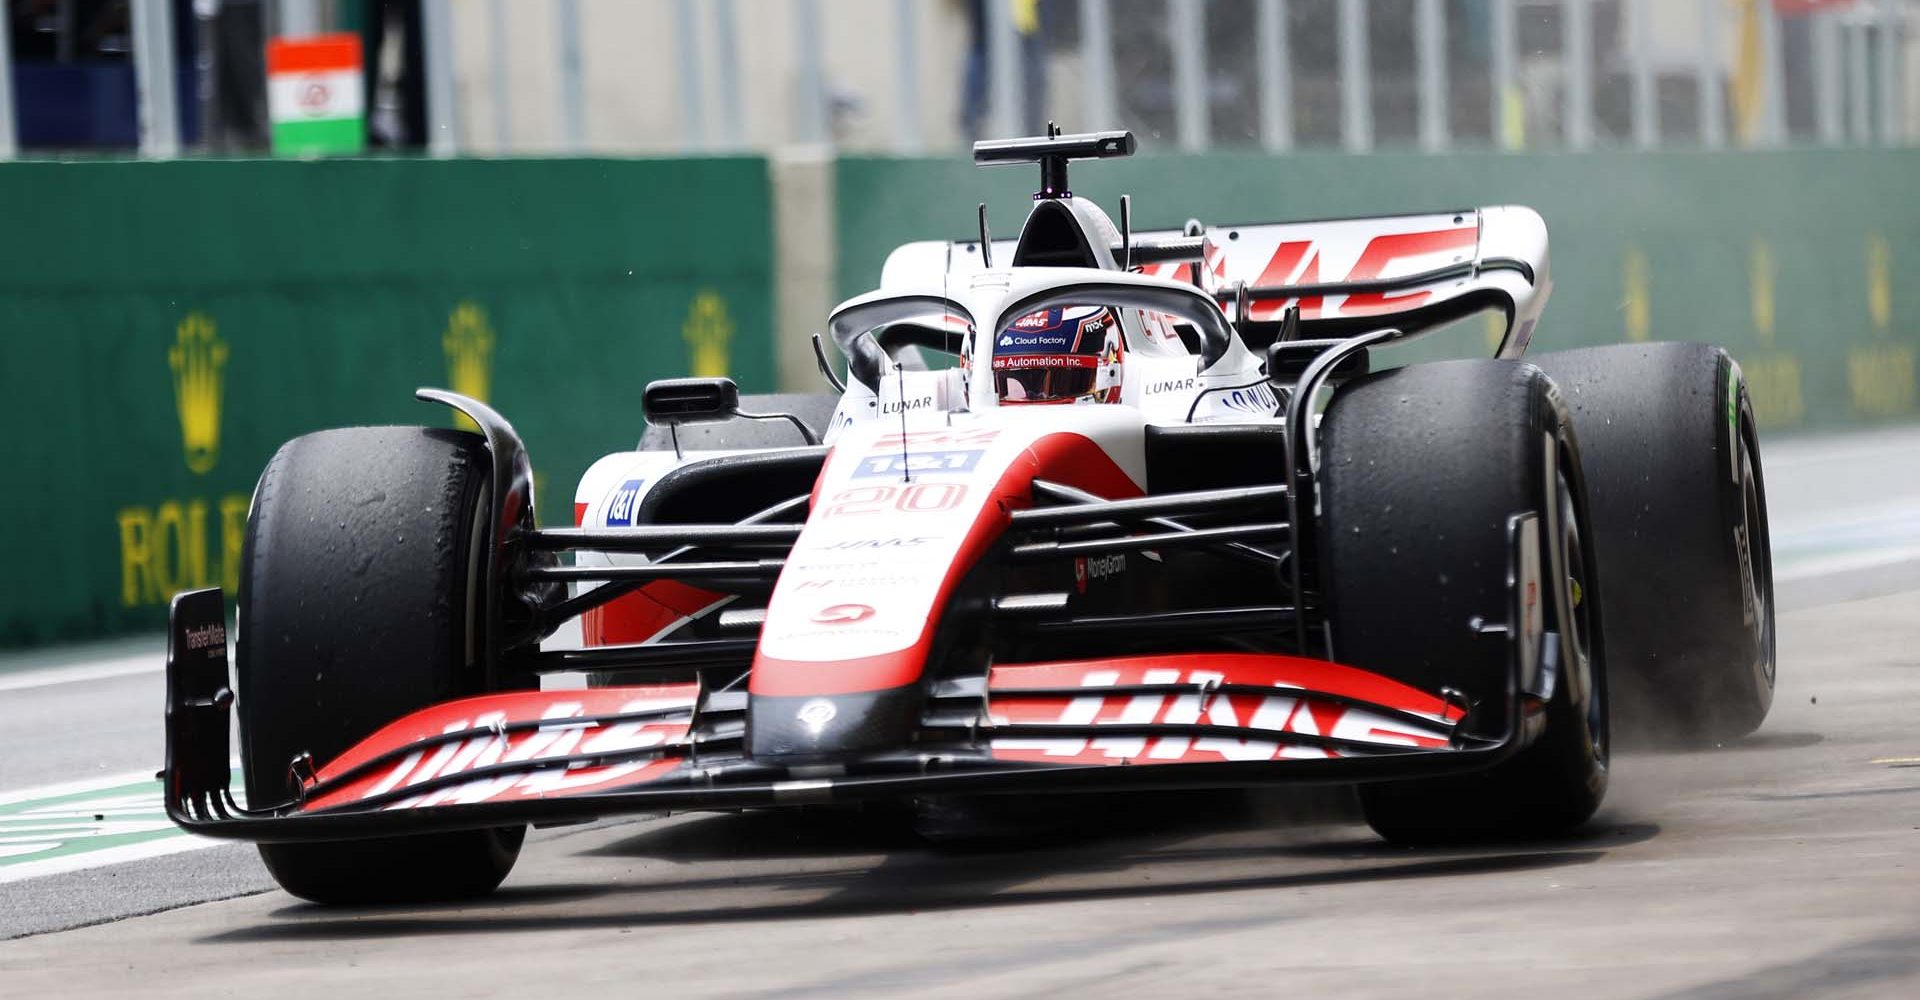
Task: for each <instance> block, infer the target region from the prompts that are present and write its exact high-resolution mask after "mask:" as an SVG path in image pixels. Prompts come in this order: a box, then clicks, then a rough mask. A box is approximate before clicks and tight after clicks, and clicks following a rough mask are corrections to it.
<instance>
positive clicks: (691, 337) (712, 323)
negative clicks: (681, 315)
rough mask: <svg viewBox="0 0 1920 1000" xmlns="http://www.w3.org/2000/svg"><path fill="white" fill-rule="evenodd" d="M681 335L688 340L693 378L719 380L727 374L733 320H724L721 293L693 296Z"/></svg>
mask: <svg viewBox="0 0 1920 1000" xmlns="http://www.w3.org/2000/svg"><path fill="white" fill-rule="evenodd" d="M680 332H681V335H682V336H684V337H686V340H687V353H688V355H689V357H690V360H691V361H692V365H691V367H692V369H693V375H694V377H696V378H719V377H721V376H724V375H725V374H727V367H728V361H729V355H728V352H727V345H728V343H729V342H730V341H732V340H733V320H731V319H729V318H727V300H726V299H723V298H721V297H720V293H718V292H714V291H703V292H701V293H700V294H698V295H695V296H694V297H693V306H692V307H691V308H689V309H688V310H687V321H686V323H684V324H682V325H681V327H680Z"/></svg>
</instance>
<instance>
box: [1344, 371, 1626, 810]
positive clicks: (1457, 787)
mask: <svg viewBox="0 0 1920 1000" xmlns="http://www.w3.org/2000/svg"><path fill="white" fill-rule="evenodd" d="M1321 434H1322V440H1323V443H1324V447H1323V449H1322V453H1321V472H1320V484H1321V485H1320V489H1321V493H1320V499H1321V509H1322V511H1323V516H1322V518H1321V533H1320V536H1319V537H1320V552H1321V555H1322V557H1323V558H1322V566H1323V585H1324V588H1325V591H1324V599H1325V602H1326V607H1327V619H1328V624H1329V626H1330V627H1331V629H1332V638H1333V646H1334V654H1335V656H1336V658H1337V659H1339V660H1340V661H1341V662H1343V663H1349V664H1352V665H1354V666H1357V667H1361V668H1363V669H1368V670H1373V671H1377V672H1379V673H1382V674H1385V675H1387V676H1390V677H1394V678H1397V679H1399V680H1402V681H1405V682H1407V683H1409V684H1412V685H1413V686H1415V687H1418V688H1421V689H1422V690H1426V691H1434V692H1437V691H1439V690H1440V689H1441V688H1442V687H1452V688H1456V689H1458V690H1460V691H1462V692H1463V693H1464V694H1466V695H1467V697H1468V698H1469V699H1471V700H1474V701H1476V702H1477V703H1480V704H1484V705H1486V706H1489V709H1490V710H1491V711H1492V712H1493V713H1496V714H1494V715H1493V717H1487V718H1482V717H1481V716H1480V715H1479V714H1478V713H1476V715H1475V717H1474V718H1473V719H1472V720H1470V723H1471V724H1472V725H1474V726H1475V727H1476V728H1480V729H1483V730H1486V731H1488V732H1498V731H1499V730H1500V729H1501V728H1503V726H1504V720H1503V719H1502V718H1500V717H1498V715H1497V713H1498V712H1499V711H1501V710H1503V709H1500V708H1493V706H1504V705H1505V703H1506V676H1507V671H1508V669H1509V666H1508V664H1509V655H1510V654H1509V651H1508V650H1509V645H1508V640H1507V639H1506V637H1505V636H1504V635H1498V634H1492V635H1489V634H1481V633H1479V632H1476V631H1475V630H1474V629H1472V628H1471V627H1469V624H1468V623H1469V622H1470V621H1472V620H1473V619H1474V618H1476V617H1477V618H1480V619H1483V620H1485V621H1490V622H1504V621H1506V620H1507V619H1508V617H1509V611H1508V608H1509V603H1510V601H1511V597H1510V593H1509V589H1508V583H1507V571H1508V563H1509V561H1510V558H1511V556H1510V545H1509V542H1508V534H1507V530H1508V529H1507V521H1508V518H1509V517H1510V516H1511V515H1513V514H1516V513H1522V512H1526V511H1533V512H1536V513H1538V514H1540V515H1541V520H1540V524H1541V528H1542V543H1543V544H1542V578H1543V579H1544V580H1548V581H1551V582H1554V583H1556V584H1557V585H1556V586H1554V587H1553V588H1552V589H1553V593H1554V595H1555V597H1556V599H1555V600H1553V601H1549V602H1548V605H1547V615H1546V628H1547V629H1548V630H1550V631H1554V632H1558V633H1561V634H1563V635H1567V636H1570V637H1571V638H1570V639H1569V640H1567V641H1564V642H1563V644H1562V648H1563V650H1564V653H1563V655H1562V657H1561V661H1560V662H1561V666H1560V669H1559V673H1558V681H1557V683H1556V684H1555V685H1554V692H1553V697H1552V699H1551V700H1550V701H1549V702H1548V703H1547V705H1546V706H1544V709H1543V710H1542V711H1541V713H1540V717H1541V719H1542V721H1543V722H1544V726H1543V728H1542V729H1541V730H1540V731H1539V734H1538V736H1537V737H1536V738H1535V739H1534V740H1533V742H1531V743H1530V744H1528V745H1527V746H1526V747H1524V748H1523V749H1521V750H1520V751H1518V752H1517V753H1516V754H1515V755H1514V756H1513V757H1510V758H1508V759H1507V760H1506V761H1504V762H1502V763H1501V764H1499V765H1497V766H1495V767H1493V768H1490V769H1488V770H1485V771H1481V772H1477V773H1472V774H1466V775H1461V776H1458V777H1449V778H1443V779H1428V780H1424V781H1393V782H1379V783H1371V784H1365V785H1362V786H1360V800H1361V806H1362V808H1363V810H1364V812H1365V815H1366V819H1367V822H1368V824H1370V825H1371V826H1372V827H1373V828H1374V830H1375V831H1377V832H1378V833H1380V834H1381V835H1382V836H1383V837H1386V838H1387V839H1389V840H1393V841H1397V842H1405V843H1434V842H1453V841H1467V840H1477V839H1491V838H1511V837H1521V838H1525V837H1537V836H1546V835H1551V834H1555V833H1560V832H1563V831H1565V830H1567V829H1570V828H1572V827H1574V826H1577V825H1579V824H1580V823H1583V822H1585V821H1586V820H1587V818H1588V817H1590V816H1592V815H1593V812H1594V810H1595V809H1597V808H1599V805H1600V801H1601V799H1602V798H1603V797H1604V796H1605V794H1606V788H1607V761H1608V739H1607V726H1608V717H1607V691H1606V685H1605V680H1604V671H1602V670H1600V669H1598V665H1599V664H1601V663H1603V662H1604V660H1603V651H1602V643H1601V642H1600V638H1601V633H1600V632H1599V630H1598V629H1597V628H1595V627H1593V626H1594V624H1595V619H1596V618H1597V617H1598V616H1599V611H1600V602H1599V587H1598V581H1597V580H1596V579H1595V578H1594V575H1593V574H1592V573H1591V572H1589V569H1590V568H1591V567H1593V566H1594V565H1595V564H1594V561H1593V544H1592V539H1591V538H1590V537H1586V535H1587V533H1585V532H1583V531H1581V530H1580V525H1583V524H1585V523H1587V522H1586V511H1585V485H1584V483H1583V481H1582V478H1581V465H1580V457H1581V456H1580V449H1579V446H1578V444H1577V443H1576V441H1575V439H1574V436H1573V431H1572V427H1571V425H1570V423H1569V422H1568V420H1567V417H1566V410H1565V407H1564V406H1563V405H1562V404H1561V402H1560V399H1559V396H1558V393H1557V391H1556V390H1555V388H1554V386H1553V383H1552V381H1551V380H1550V379H1548V378H1547V377H1546V376H1545V375H1544V374H1542V373H1541V372H1540V371H1539V369H1537V368H1534V367H1533V366H1531V365H1526V364H1515V363H1513V362H1510V361H1494V360H1472V361H1448V362H1440V363H1436V364H1423V365H1412V366H1408V367H1406V368H1401V369H1397V370H1394V371H1389V372H1384V373H1381V374H1378V375H1372V376H1368V377H1367V378H1364V379H1362V380H1360V381H1357V382H1355V383H1352V384H1350V385H1348V386H1347V387H1346V388H1344V389H1343V390H1341V391H1339V392H1337V393H1336V394H1335V395H1334V399H1333V402H1332V404H1331V405H1330V406H1329V407H1328V409H1327V413H1326V418H1325V420H1324V421H1323V422H1322V424H1321ZM1549 445H1551V447H1549ZM1556 552H1558V554H1559V556H1560V558H1558V559H1553V558H1551V557H1552V555H1553V554H1554V553H1556ZM1554 566H1562V567H1563V570H1562V571H1561V572H1560V574H1559V576H1558V577H1556V576H1555V575H1554V571H1553V567H1554ZM1568 581H1576V582H1577V583H1578V586H1577V587H1575V586H1569V584H1568ZM1563 623H1564V624H1563Z"/></svg>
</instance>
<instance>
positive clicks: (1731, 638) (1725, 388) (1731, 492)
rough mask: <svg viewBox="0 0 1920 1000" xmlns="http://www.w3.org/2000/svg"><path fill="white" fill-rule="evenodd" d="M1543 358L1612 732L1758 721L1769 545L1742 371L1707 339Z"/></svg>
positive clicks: (1706, 728)
mask: <svg viewBox="0 0 1920 1000" xmlns="http://www.w3.org/2000/svg"><path fill="white" fill-rule="evenodd" d="M1538 364H1539V365H1540V367H1542V368H1543V369H1545V370H1546V371H1547V373H1548V374H1550V375H1551V376H1553V379H1554V381H1555V382H1556V383H1558V384H1559V385H1560V387H1561V391H1562V392H1563V393H1564V394H1565V396H1566V400H1567V404H1568V406H1569V407H1570V408H1571V409H1572V411H1573V422H1574V428H1575V429H1576V430H1577V431H1578V432H1579V435H1580V444H1581V448H1582V449H1583V452H1584V456H1583V457H1584V459H1585V462H1586V470H1587V481H1588V483H1589V484H1591V487H1592V495H1591V499H1592V503H1593V530H1594V536H1595V538H1596V540H1597V541H1598V543H1599V556H1600V569H1601V572H1603V573H1605V574H1606V577H1607V580H1608V581H1609V583H1610V584H1612V585H1613V586H1612V593H1611V594H1610V595H1609V596H1608V599H1607V600H1608V603H1607V637H1606V638H1607V652H1608V655H1609V660H1608V664H1609V669H1611V671H1612V674H1613V678H1612V679H1613V681H1614V688H1613V690H1614V694H1615V697H1616V703H1617V704H1620V705H1623V706H1626V708H1625V709H1624V713H1625V715H1626V717H1627V718H1628V719H1629V720H1630V725H1628V726H1625V727H1623V733H1622V735H1623V736H1627V737H1631V738H1633V739H1635V740H1641V741H1648V742H1668V743H1671V742H1680V743H1714V742H1717V741H1724V740H1729V739H1734V738H1737V737H1740V736H1744V735H1746V734H1747V733H1750V732H1752V731H1753V730H1755V729H1757V728H1759V726H1760V722H1761V720H1763V719H1765V718H1766V715H1767V709H1768V708H1769V707H1770V706H1771V705H1772V704H1773V682H1774V669H1775V655H1774V621H1773V614H1774V603H1773V569H1772V543H1771V539H1770V538H1769V535H1768V532H1767V497H1766V487H1765V483H1764V481H1763V480H1762V478H1761V475H1760V447H1759V439H1758V437H1757V435H1756V432H1755V424H1754V419H1753V404H1752V402H1751V401H1750V400H1749V399H1748V398H1747V387H1746V383H1745V381H1744V380H1743V379H1742V378H1741V377H1740V368H1739V366H1738V365H1736V364H1734V362H1733V359H1732V358H1730V357H1728V356H1727V352H1725V351H1723V350H1721V349H1719V348H1717V347H1712V346H1709V345H1706V344H1618V345H1614V346H1609V347H1591V348H1586V349H1583V350H1575V351H1561V352H1558V353H1553V354H1547V355H1544V356H1542V357H1541V358H1540V359H1539V360H1538Z"/></svg>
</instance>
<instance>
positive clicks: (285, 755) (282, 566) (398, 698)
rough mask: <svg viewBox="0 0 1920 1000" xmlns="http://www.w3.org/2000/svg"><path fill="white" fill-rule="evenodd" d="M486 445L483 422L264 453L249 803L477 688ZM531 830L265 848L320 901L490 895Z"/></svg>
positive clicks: (245, 685) (249, 689) (244, 673)
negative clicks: (308, 759)
mask: <svg viewBox="0 0 1920 1000" xmlns="http://www.w3.org/2000/svg"><path fill="white" fill-rule="evenodd" d="M487 470H488V463H487V454H486V448H485V446H484V445H483V444H482V443H481V439H480V438H479V437H478V436H477V435H473V434H468V433H464V432H461V431H450V430H434V429H428V428H424V427H354V428H348V429H344V430H332V431H321V432H319V433H316V434H308V435H306V436H304V437H299V438H295V439H294V440H292V441H289V442H287V444H286V445H284V446H282V447H281V449H280V451H279V452H278V453H276V454H275V455H274V456H273V460H272V461H271V462H269V463H268V464H267V469H266V471H265V472H264V473H263V474H262V475H261V477H260V485H259V487H258V489H257V490H256V491H255V493H254V498H253V511H252V513H251V515H250V516H249V517H248V520H247V536H246V548H245V552H244V555H243V559H244V562H243V566H244V573H243V574H242V577H241V581H240V637H239V649H238V665H237V668H236V675H237V681H238V684H239V714H240V744H241V755H240V756H241V767H242V772H243V775H244V777H245V779H246V788H247V796H248V800H249V801H250V802H251V803H253V804H254V805H256V806H267V805H274V804H277V803H281V802H285V801H287V799H288V798H289V785H288V778H287V774H288V764H289V763H290V762H291V761H292V759H293V758H294V756H295V755H296V754H299V753H302V752H305V753H311V754H312V755H313V759H314V761H315V762H316V763H318V764H324V763H326V761H327V760H328V759H329V758H332V757H334V756H336V755H338V754H339V753H340V752H342V751H344V750H346V749H347V748H348V747H350V746H352V745H353V744H354V743H355V742H356V741H358V740H360V739H362V738H363V737H365V736H367V735H368V734H369V733H371V732H373V731H374V730H375V729H378V728H379V727H381V726H383V725H385V724H386V723H389V722H392V721H393V720H394V719H397V718H399V717H401V716H403V715H405V714H407V713H408V712H411V711H414V710H416V709H419V708H422V707H425V706H427V705H430V704H433V703H435V702H440V701H445V700H447V699H449V698H453V697H457V696H460V695H464V694H472V693H476V692H477V691H478V690H480V689H481V688H482V687H484V684H483V682H482V681H481V678H480V676H479V671H478V669H477V668H476V667H475V665H474V663H473V650H472V642H473V639H472V634H473V629H474V617H475V608H476V603H475V602H476V600H477V599H478V596H479V595H478V593H477V591H478V586H477V580H476V575H477V570H476V566H477V562H478V553H479V552H480V548H479V536H480V533H481V532H482V531H483V530H484V529H483V527H482V522H481V520H480V518H481V517H482V515H483V513H484V511H485V508H486V506H487V504H488V494H487V481H488V472H487ZM525 835H526V831H525V829H524V828H522V827H512V828H507V829H496V830H472V831H461V832H457V833H437V834H427V835H422V836H412V837H395V838H387V839H379V840H360V841H342V842H329V843H297V844H261V845H260V856H261V858H262V859H264V860H265V861H266V864H267V869H268V871H270V872H272V874H273V877H274V879H275V880H276V881H278V882H279V883H280V885H281V887H282V888H284V889H286V890H287V891H288V892H290V893H292V894H294V895H296V896H299V897H301V898H303V899H308V900H312V901H314V902H317V903H361V902H386V901H401V900H429V899H453V898H461V897H467V896H474V895H479V894H482V893H486V892H490V891H492V890H493V888H494V887H495V886H498V885H499V884H500V881H501V880H502V879H504V878H506V876H507V872H508V871H509V870H510V869H511V868H512V867H513V862H514V859H515V858H516V857H517V856H518V854H519V850H520V843H521V841H522V840H523V839H524V838H525Z"/></svg>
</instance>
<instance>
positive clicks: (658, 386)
mask: <svg viewBox="0 0 1920 1000" xmlns="http://www.w3.org/2000/svg"><path fill="white" fill-rule="evenodd" d="M640 411H641V412H642V413H644V414H646V417H647V423H650V424H660V425H662V426H665V427H677V426H679V425H681V424H704V423H712V422H714V421H716V420H729V419H732V418H733V417H734V416H735V415H736V414H738V413H739V412H740V387H739V386H738V385H735V384H734V382H733V380H732V379H730V378H667V379H660V380H658V381H654V382H648V383H647V388H646V390H645V391H644V392H642V393H641V395H640Z"/></svg>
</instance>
